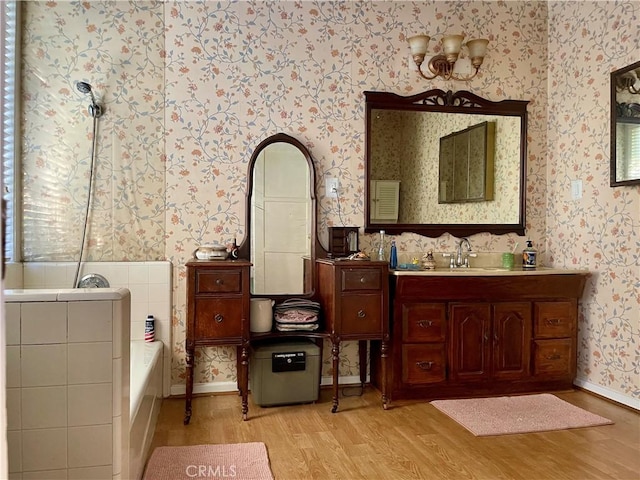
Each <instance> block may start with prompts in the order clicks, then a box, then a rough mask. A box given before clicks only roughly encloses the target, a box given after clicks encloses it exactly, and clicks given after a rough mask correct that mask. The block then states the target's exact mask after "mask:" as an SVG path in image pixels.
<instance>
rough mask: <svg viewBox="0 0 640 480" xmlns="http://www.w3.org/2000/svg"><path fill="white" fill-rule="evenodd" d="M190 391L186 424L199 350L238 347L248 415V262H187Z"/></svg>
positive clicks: (244, 412) (240, 381) (244, 407)
mask: <svg viewBox="0 0 640 480" xmlns="http://www.w3.org/2000/svg"><path fill="white" fill-rule="evenodd" d="M186 267H187V340H186V357H187V358H186V361H187V391H186V405H185V417H184V423H185V425H186V424H188V423H189V421H190V420H191V399H192V395H193V368H194V355H195V349H196V347H204V346H223V345H231V346H234V345H235V346H236V347H237V359H238V360H237V372H238V374H237V378H238V390H239V391H240V395H241V396H242V418H243V419H244V420H246V418H247V412H248V403H247V394H248V378H249V376H248V364H249V361H248V349H249V308H250V295H249V268H250V267H251V263H250V262H248V261H245V260H213V261H207V260H192V261H190V262H188V263H187V265H186Z"/></svg>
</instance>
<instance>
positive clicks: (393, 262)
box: [389, 240, 398, 268]
mask: <svg viewBox="0 0 640 480" xmlns="http://www.w3.org/2000/svg"><path fill="white" fill-rule="evenodd" d="M389 266H390V267H391V268H396V267H397V266H398V249H397V248H396V241H395V240H391V255H390V257H389Z"/></svg>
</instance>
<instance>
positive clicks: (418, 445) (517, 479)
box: [153, 387, 640, 480]
mask: <svg viewBox="0 0 640 480" xmlns="http://www.w3.org/2000/svg"><path fill="white" fill-rule="evenodd" d="M558 397H560V398H562V399H563V400H566V401H568V402H570V403H572V404H574V405H577V406H579V407H581V408H584V409H586V410H588V411H590V412H593V413H596V414H598V415H602V416H604V417H607V418H610V419H611V420H613V421H614V422H615V424H614V425H606V426H601V427H593V428H579V429H571V430H560V431H553V432H541V433H530V434H518V435H503V436H493V437H475V436H474V435H473V434H472V433H470V432H469V431H467V430H466V429H465V428H464V427H462V426H460V425H459V424H458V423H456V422H455V421H453V420H452V419H451V418H449V417H448V416H446V415H445V414H443V413H442V412H440V411H439V410H437V409H436V408H435V407H433V406H432V405H430V404H429V402H427V401H412V402H394V403H393V404H392V408H390V409H389V410H387V411H385V410H383V409H382V408H381V406H380V392H378V391H377V390H375V389H373V388H370V387H368V388H366V389H365V391H364V394H363V395H362V396H349V397H344V398H342V397H341V398H340V409H339V410H338V412H337V413H335V414H332V413H331V411H330V409H331V391H330V390H327V389H322V390H321V392H320V399H319V401H318V402H316V403H314V404H305V405H294V406H282V407H269V408H261V407H258V406H256V405H253V404H252V402H251V396H249V400H250V409H249V420H248V421H246V422H243V421H242V420H241V418H242V415H241V405H240V401H239V398H238V396H237V395H213V396H199V397H196V398H194V400H193V412H194V413H193V417H192V419H191V424H190V425H187V426H185V425H183V424H182V419H183V414H184V411H183V410H184V400H183V399H165V400H164V402H163V405H162V409H161V412H160V418H159V422H158V426H157V429H156V432H155V436H154V439H153V446H154V447H155V446H161V445H194V444H215V443H238V442H264V443H265V444H266V445H267V450H268V452H269V458H270V462H271V468H272V471H273V473H274V476H275V478H276V480H308V479H317V480H327V479H336V480H360V479H362V480H365V479H366V480H377V479H380V480H382V479H393V480H414V479H434V480H440V479H470V480H497V479H504V480H511V479H514V480H544V479H549V480H562V479H566V480H587V479H594V480H606V479H615V480H640V475H639V474H638V472H640V414H639V413H638V412H636V411H634V410H631V409H628V408H625V407H621V406H619V405H616V404H614V403H612V402H608V401H606V400H603V399H602V398H599V397H597V396H594V395H591V394H589V393H586V392H584V391H575V392H566V393H561V394H558Z"/></svg>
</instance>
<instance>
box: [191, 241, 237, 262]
mask: <svg viewBox="0 0 640 480" xmlns="http://www.w3.org/2000/svg"><path fill="white" fill-rule="evenodd" d="M228 255H229V253H228V252H227V247H225V246H223V245H211V244H208V245H201V246H200V247H198V248H197V249H196V250H195V252H193V256H194V258H197V259H198V260H226V259H227V257H228Z"/></svg>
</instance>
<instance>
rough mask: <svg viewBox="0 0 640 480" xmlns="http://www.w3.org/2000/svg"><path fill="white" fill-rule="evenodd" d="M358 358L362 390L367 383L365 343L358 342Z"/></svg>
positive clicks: (363, 341)
mask: <svg viewBox="0 0 640 480" xmlns="http://www.w3.org/2000/svg"><path fill="white" fill-rule="evenodd" d="M358 356H359V357H360V385H361V386H362V388H364V384H365V383H366V381H367V341H366V340H360V341H358Z"/></svg>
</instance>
